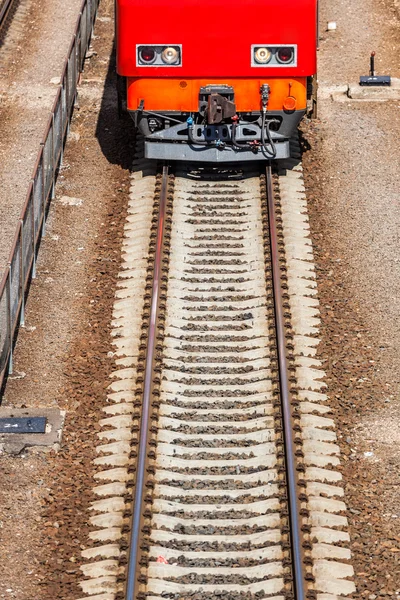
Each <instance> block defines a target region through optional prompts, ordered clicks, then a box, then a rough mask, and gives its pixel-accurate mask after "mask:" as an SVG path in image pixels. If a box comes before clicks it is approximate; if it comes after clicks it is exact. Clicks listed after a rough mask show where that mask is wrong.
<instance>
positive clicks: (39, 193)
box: [0, 0, 99, 391]
mask: <svg viewBox="0 0 400 600" xmlns="http://www.w3.org/2000/svg"><path fill="white" fill-rule="evenodd" d="M10 1H11V0H10ZM98 4H99V0H84V1H83V3H82V6H81V10H80V13H79V17H78V20H77V24H76V28H75V33H74V34H73V36H72V41H71V44H70V47H69V51H68V55H67V58H66V60H65V64H64V68H63V71H62V75H61V83H60V86H59V88H58V91H57V95H56V98H55V100H54V103H53V107H52V110H51V113H50V117H49V120H48V123H47V127H46V131H45V134H44V136H43V141H42V142H41V144H40V148H39V153H38V156H37V159H36V163H35V167H34V170H33V175H32V179H31V181H30V184H29V188H28V193H27V196H26V200H25V203H24V206H23V209H22V211H21V215H20V218H19V221H18V225H17V229H16V232H15V236H14V242H13V245H12V248H11V252H10V255H9V259H8V265H7V267H6V269H5V271H4V274H3V277H2V280H1V282H0V391H1V387H2V385H3V382H4V378H5V376H6V374H7V372H8V373H12V362H13V361H12V358H13V356H12V355H13V343H14V341H15V338H16V335H17V332H18V327H19V325H23V324H24V318H25V299H26V295H27V293H28V290H29V282H30V280H31V277H35V264H36V257H37V252H38V249H39V245H40V240H41V238H42V235H43V233H44V226H45V220H46V213H47V210H48V207H49V204H50V202H51V200H52V198H54V188H55V182H56V179H57V174H58V169H59V167H60V165H61V163H62V159H63V148H64V142H65V139H66V137H67V134H68V128H69V123H70V120H71V117H72V113H73V108H74V102H75V96H76V90H77V84H78V79H79V75H80V73H81V72H82V70H83V65H84V60H85V55H86V51H87V49H88V46H89V43H90V38H91V34H92V29H93V25H94V21H95V18H96V12H97V8H98ZM1 11H2V12H3V8H2V9H1Z"/></svg>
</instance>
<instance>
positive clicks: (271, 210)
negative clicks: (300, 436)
mask: <svg viewBox="0 0 400 600" xmlns="http://www.w3.org/2000/svg"><path fill="white" fill-rule="evenodd" d="M266 184H267V203H268V220H269V230H270V244H271V269H272V280H273V296H274V310H275V327H276V339H277V349H278V368H279V386H280V395H281V405H282V420H283V435H284V442H285V444H284V446H285V463H286V464H285V466H286V476H287V487H288V504H289V525H290V539H291V553H292V563H293V579H294V582H293V583H294V597H295V599H296V600H305V598H306V593H307V590H306V588H305V586H306V578H305V571H304V567H303V552H302V532H301V523H300V516H299V515H300V502H299V497H298V491H297V485H298V484H297V473H296V459H295V451H296V447H295V442H294V437H293V427H292V407H291V394H290V385H289V376H288V374H289V370H288V360H287V356H286V341H285V322H284V308H283V298H282V282H281V270H280V265H279V248H278V233H277V228H276V211H275V203H274V193H273V188H272V170H271V166H270V165H269V166H268V167H267V168H266Z"/></svg>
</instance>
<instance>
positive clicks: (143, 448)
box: [126, 166, 168, 600]
mask: <svg viewBox="0 0 400 600" xmlns="http://www.w3.org/2000/svg"><path fill="white" fill-rule="evenodd" d="M167 192H168V166H164V167H163V172H162V184H161V194H160V207H159V217H158V229H157V242H156V253H155V259H154V277H153V285H152V297H151V308H150V322H149V334H148V342H147V354H146V365H145V374H144V387H143V404H142V411H141V422H140V438H139V450H138V459H137V469H136V481H135V493H134V498H133V503H134V504H133V520H132V533H131V539H130V545H129V559H128V572H127V583H126V600H134V598H135V597H136V596H137V594H136V590H137V584H138V581H137V566H138V560H139V549H140V548H139V543H140V537H141V527H142V515H143V495H144V480H145V475H146V473H145V471H146V461H147V443H148V433H149V418H150V407H151V392H152V384H153V360H154V356H155V350H156V341H157V327H156V323H157V314H158V306H159V300H160V283H161V264H162V255H163V252H162V248H163V239H164V224H165V216H166V206H167Z"/></svg>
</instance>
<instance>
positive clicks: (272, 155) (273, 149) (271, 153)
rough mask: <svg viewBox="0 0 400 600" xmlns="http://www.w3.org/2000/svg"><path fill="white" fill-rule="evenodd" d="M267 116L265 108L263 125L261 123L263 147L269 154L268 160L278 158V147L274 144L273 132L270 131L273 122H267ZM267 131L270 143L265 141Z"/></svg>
mask: <svg viewBox="0 0 400 600" xmlns="http://www.w3.org/2000/svg"><path fill="white" fill-rule="evenodd" d="M266 116H267V111H266V109H265V107H263V111H262V123H261V145H262V147H263V148H264V151H265V153H266V154H267V156H268V158H275V156H276V145H275V144H274V142H273V140H272V137H271V132H270V130H269V128H270V125H271V121H267V120H266ZM265 131H267V138H268V143H267V142H266V140H265ZM268 144H269V146H270V148H271V149H270V148H269V147H268Z"/></svg>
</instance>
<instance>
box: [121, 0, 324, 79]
mask: <svg viewBox="0 0 400 600" xmlns="http://www.w3.org/2000/svg"><path fill="white" fill-rule="evenodd" d="M316 13H317V0H247V1H246V2H244V0H229V1H228V0H203V2H200V1H199V0H168V1H167V0H116V32H117V70H118V73H119V74H120V75H125V76H130V77H155V76H156V77H182V78H184V77H196V78H197V77H198V78H204V77H221V78H224V77H257V78H260V77H261V78H268V77H286V78H287V77H304V76H307V75H314V74H315V72H316V36H317V33H316V22H317V16H316ZM137 44H142V45H145V44H149V45H150V44H169V45H171V44H182V66H181V67H154V66H148V67H137V66H136V45H137ZM252 44H260V45H261V44H265V45H274V44H288V45H290V44H297V46H298V60H297V67H252V66H251V45H252Z"/></svg>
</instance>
